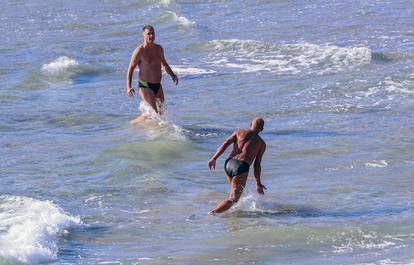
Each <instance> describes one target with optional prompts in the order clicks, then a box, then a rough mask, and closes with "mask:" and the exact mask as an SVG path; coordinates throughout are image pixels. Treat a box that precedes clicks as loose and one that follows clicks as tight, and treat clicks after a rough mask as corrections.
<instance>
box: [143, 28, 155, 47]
mask: <svg viewBox="0 0 414 265" xmlns="http://www.w3.org/2000/svg"><path fill="white" fill-rule="evenodd" d="M142 37H144V42H146V43H153V42H154V40H155V31H154V27H153V26H151V25H146V26H144V27H143V28H142Z"/></svg>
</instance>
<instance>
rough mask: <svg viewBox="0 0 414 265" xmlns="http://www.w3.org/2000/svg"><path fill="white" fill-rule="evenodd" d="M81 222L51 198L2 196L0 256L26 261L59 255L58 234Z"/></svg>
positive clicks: (42, 260) (35, 260) (38, 260)
mask: <svg viewBox="0 0 414 265" xmlns="http://www.w3.org/2000/svg"><path fill="white" fill-rule="evenodd" d="M80 223H81V221H80V219H79V217H73V216H70V215H69V214H67V213H65V212H64V211H63V210H62V209H60V208H59V206H57V205H56V204H54V203H53V202H51V201H41V200H36V199H32V198H28V197H20V196H0V256H1V257H4V258H7V259H11V260H13V261H17V262H23V263H29V264H33V263H39V262H46V261H50V260H54V259H56V257H57V252H58V247H57V243H56V241H57V237H58V236H59V235H60V234H63V233H66V232H67V231H66V229H67V228H68V227H71V226H77V225H79V224H80Z"/></svg>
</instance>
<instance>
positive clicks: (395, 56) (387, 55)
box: [372, 52, 414, 62]
mask: <svg viewBox="0 0 414 265" xmlns="http://www.w3.org/2000/svg"><path fill="white" fill-rule="evenodd" d="M413 58H414V52H384V53H382V52H373V53H372V60H374V61H382V62H391V61H396V60H404V59H413Z"/></svg>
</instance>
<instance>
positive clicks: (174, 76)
mask: <svg viewBox="0 0 414 265" xmlns="http://www.w3.org/2000/svg"><path fill="white" fill-rule="evenodd" d="M171 78H172V80H173V81H174V83H175V85H178V76H176V75H175V74H173V75H172V76H171Z"/></svg>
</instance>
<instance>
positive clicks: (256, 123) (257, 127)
mask: <svg viewBox="0 0 414 265" xmlns="http://www.w3.org/2000/svg"><path fill="white" fill-rule="evenodd" d="M263 127H264V120H263V119H262V118H261V117H256V118H254V119H253V120H252V123H251V124H250V129H251V130H253V131H257V132H261V131H263Z"/></svg>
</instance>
